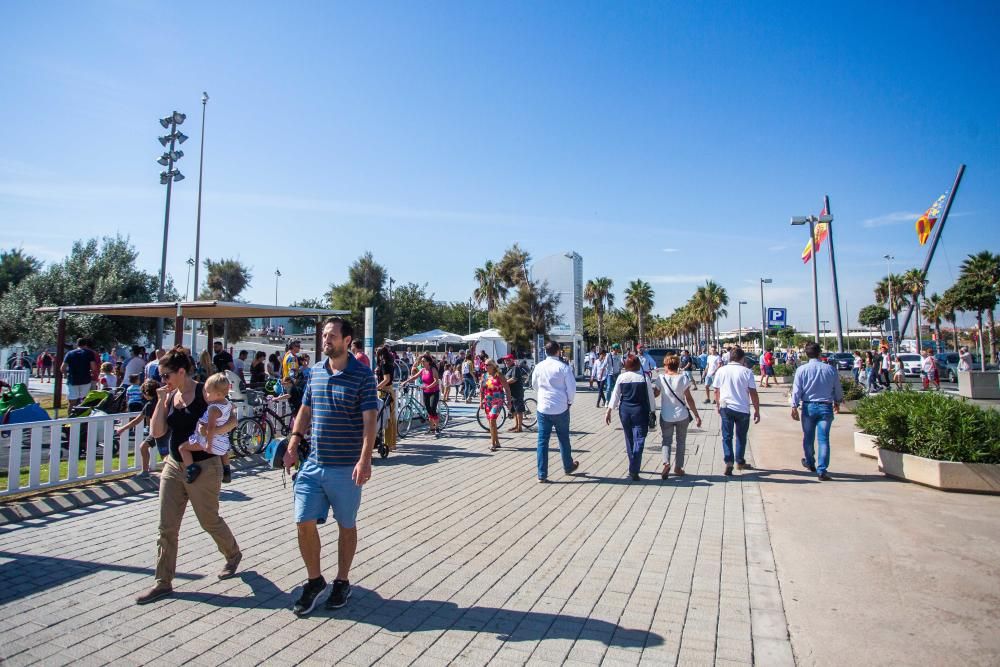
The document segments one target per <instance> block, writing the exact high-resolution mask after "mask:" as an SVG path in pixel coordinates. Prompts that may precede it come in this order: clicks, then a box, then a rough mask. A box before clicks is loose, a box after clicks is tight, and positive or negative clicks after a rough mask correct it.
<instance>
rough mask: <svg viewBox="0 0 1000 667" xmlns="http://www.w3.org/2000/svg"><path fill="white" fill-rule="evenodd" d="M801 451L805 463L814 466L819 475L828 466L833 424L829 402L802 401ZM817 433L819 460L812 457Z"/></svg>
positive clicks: (831, 408)
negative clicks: (804, 456)
mask: <svg viewBox="0 0 1000 667" xmlns="http://www.w3.org/2000/svg"><path fill="white" fill-rule="evenodd" d="M800 419H801V420H802V451H803V452H804V453H805V455H806V463H807V464H808V465H810V466H812V465H815V466H816V472H817V473H818V474H820V475H822V474H823V473H825V472H826V470H827V468H829V467H830V425H831V424H833V406H832V405H831V404H829V403H803V404H802V413H801V417H800ZM817 434H818V435H819V460H818V461H817V460H816V459H815V458H814V457H813V442H814V441H815V440H816V435H817Z"/></svg>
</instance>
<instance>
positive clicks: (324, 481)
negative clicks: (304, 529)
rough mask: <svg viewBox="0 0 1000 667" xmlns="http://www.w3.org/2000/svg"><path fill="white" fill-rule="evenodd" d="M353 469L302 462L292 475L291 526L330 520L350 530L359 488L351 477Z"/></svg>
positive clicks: (359, 496)
mask: <svg viewBox="0 0 1000 667" xmlns="http://www.w3.org/2000/svg"><path fill="white" fill-rule="evenodd" d="M353 472H354V466H321V465H319V464H318V463H315V462H313V461H311V460H308V459H307V460H306V461H305V462H304V463H303V464H302V467H301V468H299V472H298V473H297V474H296V475H295V487H294V493H295V523H303V522H305V521H315V522H316V523H326V519H327V517H328V516H329V514H330V509H331V508H333V518H334V519H336V521H337V524H338V525H339V526H340V527H341V528H354V524H355V522H356V521H357V518H358V508H359V507H361V487H360V486H358V485H357V484H355V483H354V480H353V479H351V475H352V473H353Z"/></svg>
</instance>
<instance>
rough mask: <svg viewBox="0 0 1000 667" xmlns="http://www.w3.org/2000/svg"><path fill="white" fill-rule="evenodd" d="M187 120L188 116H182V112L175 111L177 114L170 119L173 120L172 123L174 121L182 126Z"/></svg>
mask: <svg viewBox="0 0 1000 667" xmlns="http://www.w3.org/2000/svg"><path fill="white" fill-rule="evenodd" d="M185 118H187V115H186V114H182V113H181V112H180V111H175V112H174V115H173V116H171V118H170V119H171V120H172V121H173V122H174V123H175V124H177V125H180V124H181V123H183V122H184V119H185Z"/></svg>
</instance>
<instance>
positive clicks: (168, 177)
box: [156, 111, 187, 348]
mask: <svg viewBox="0 0 1000 667" xmlns="http://www.w3.org/2000/svg"><path fill="white" fill-rule="evenodd" d="M185 118H187V116H185V115H184V114H182V113H180V112H179V111H174V112H173V113H172V114H171V115H169V116H165V117H163V118H161V119H160V125H161V126H162V127H163V128H164V129H169V130H170V134H167V135H164V136H162V137H159V138H158V141H159V142H160V145H161V146H163V147H164V148H167V151H166V152H165V153H163V155H161V156H160V157H159V158H158V159H157V160H156V162H157V163H158V164H160V165H162V166H164V167H166V168H167V170H166V171H161V172H160V185H166V186H167V203H166V207H165V209H164V212H163V250H162V252H161V255H160V288H159V289H158V290H157V292H156V300H157V301H163V290H164V286H165V285H166V280H167V236H168V232H169V229H170V193H171V186H173V183H174V181H182V180H184V174H182V173H181V172H180V171H179V170H177V169H174V163H175V162H177V161H178V160H180V159H181V158H182V157H184V151H178V150H174V149H175V148H176V146H177V144H183V143H184V142H185V141H187V136H186V135H185V134H184V133H182V132H178V131H177V126H178V125H180V124H182V123H183V122H184V119H185ZM168 146H169V147H168ZM156 347H157V348H161V347H163V318H162V317H158V318H156Z"/></svg>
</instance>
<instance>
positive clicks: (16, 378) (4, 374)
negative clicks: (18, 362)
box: [0, 368, 31, 387]
mask: <svg viewBox="0 0 1000 667" xmlns="http://www.w3.org/2000/svg"><path fill="white" fill-rule="evenodd" d="M30 377H31V371H29V370H28V369H26V368H20V369H18V370H16V371H8V370H0V380H3V381H4V382H6V383H7V384H9V385H10V386H12V387H13V386H14V385H15V384H28V378H30Z"/></svg>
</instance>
